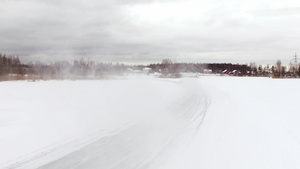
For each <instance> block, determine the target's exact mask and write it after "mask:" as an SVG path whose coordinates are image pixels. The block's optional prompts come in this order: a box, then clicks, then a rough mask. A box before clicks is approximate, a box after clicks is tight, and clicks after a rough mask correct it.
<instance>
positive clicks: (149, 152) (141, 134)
mask: <svg viewBox="0 0 300 169" xmlns="http://www.w3.org/2000/svg"><path fill="white" fill-rule="evenodd" d="M153 81H154V82H153ZM122 82H123V83H122ZM73 83H78V82H73ZM98 83H99V82H98ZM109 83H114V81H111V82H109ZM115 83H118V84H117V85H116V84H113V86H114V87H115V89H116V90H117V91H118V92H119V93H118V94H117V95H116V96H112V97H111V99H108V100H105V101H108V102H114V103H113V104H112V103H109V104H111V107H109V108H111V109H110V110H99V111H110V112H113V113H112V114H113V117H116V118H115V119H117V120H115V119H114V120H115V122H114V123H113V124H114V125H111V126H113V127H111V128H108V127H107V126H106V127H99V128H98V127H97V125H95V126H96V127H94V128H93V129H94V131H93V132H90V133H89V134H86V135H81V137H77V138H75V137H73V138H72V139H66V141H64V142H62V141H61V142H57V143H55V144H53V145H50V146H49V145H48V147H46V148H44V149H39V150H37V151H35V152H34V153H31V154H29V155H25V156H23V158H22V159H21V158H20V159H19V161H14V162H13V163H10V164H9V165H7V166H6V168H18V169H24V168H39V169H66V168H68V169H96V168H105V169H119V168H123V169H133V168H134V169H139V168H141V169H147V168H149V169H150V168H159V166H161V165H163V164H164V163H167V161H168V158H169V157H170V156H171V155H172V154H173V153H175V152H176V151H180V149H181V148H183V147H184V146H185V145H186V144H188V142H189V140H191V139H193V136H194V135H195V134H197V132H198V130H199V128H200V127H201V124H202V122H203V120H204V118H205V115H206V111H207V108H208V107H209V104H210V97H209V95H207V94H206V93H205V91H204V90H202V89H201V86H200V85H199V84H198V83H197V80H195V79H180V80H159V79H156V80H154V79H151V80H147V79H145V80H138V79H130V80H123V81H115ZM68 85H72V83H69V84H68ZM107 89H108V90H112V89H109V88H107ZM95 90H97V89H95ZM128 90H132V91H131V92H128ZM144 90H147V92H145V91H144ZM83 97H84V96H83ZM106 97H109V91H108V93H107V96H106ZM126 99H127V100H126ZM123 102H126V104H125V103H123ZM83 104H84V103H83ZM95 104H96V103H95ZM93 111H94V110H93ZM95 113H97V111H96V112H95ZM69 115H72V114H69ZM83 115H84V114H83ZM91 117H93V116H91ZM83 119H85V118H83ZM110 119H111V118H108V119H105V118H101V119H98V120H99V121H98V122H99V123H102V120H104V121H106V120H110ZM86 120H87V121H88V120H89V118H87V119H86ZM0 166H1V165H0Z"/></svg>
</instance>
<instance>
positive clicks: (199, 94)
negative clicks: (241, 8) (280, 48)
mask: <svg viewBox="0 0 300 169" xmlns="http://www.w3.org/2000/svg"><path fill="white" fill-rule="evenodd" d="M299 86H300V80H297V79H270V78H246V77H245V78H244V77H243V78H242V77H218V76H201V77H198V78H181V79H160V78H155V77H151V76H142V77H128V78H122V79H121V78H119V79H114V80H86V81H85V80H80V81H68V80H66V81H37V82H27V81H20V82H1V83H0V93H1V95H0V168H5V169H8V168H11V169H32V168H40V169H66V168H74V169H99V168H103V169H104V168H105V169H108V168H109V169H119V168H122V169H133V168H141V169H150V168H155V169H157V168H161V169H176V168H178V169H180V168H189V169H194V168H195V169H198V168H205V169H216V168H222V169H240V168H243V169H245V168H246V169H247V168H249V169H253V168H255V169H260V168H261V169H267V168H270V169H271V168H272V169H274V168H280V169H281V168H282V169H283V168H289V169H292V168H299V166H300V160H298V157H299V156H300V132H299V131H300V123H299V120H300V115H299V113H300V111H299V105H298V103H299V101H298V100H297V99H298V97H299V96H300V90H299Z"/></svg>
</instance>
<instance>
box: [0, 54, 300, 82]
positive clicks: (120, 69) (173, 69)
mask: <svg viewBox="0 0 300 169" xmlns="http://www.w3.org/2000/svg"><path fill="white" fill-rule="evenodd" d="M129 73H147V74H151V73H156V74H159V75H160V77H175V78H176V77H181V74H182V73H208V74H209V73H212V74H221V75H225V74H228V75H232V76H272V77H277V78H280V77H298V76H299V73H300V69H299V67H298V66H294V65H292V64H291V65H290V66H289V69H287V66H283V65H282V64H281V61H280V60H277V62H276V63H275V64H274V65H272V66H269V65H267V66H262V65H256V64H255V63H254V62H252V63H250V64H248V65H246V64H231V63H173V62H172V60H170V59H163V60H162V62H161V63H156V64H149V65H124V64H120V63H116V64H112V63H97V62H95V61H92V60H85V59H79V60H74V61H73V63H70V62H68V61H57V62H54V63H50V64H45V63H40V62H36V63H27V64H25V63H22V62H21V61H20V59H19V57H15V56H6V55H5V54H0V80H1V81H3V80H26V79H29V80H47V79H98V78H106V77H110V76H111V75H123V74H129Z"/></svg>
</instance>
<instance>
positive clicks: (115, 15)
mask: <svg viewBox="0 0 300 169" xmlns="http://www.w3.org/2000/svg"><path fill="white" fill-rule="evenodd" d="M0 38H1V39H0V52H1V53H6V54H14V55H19V56H20V58H21V59H22V60H23V61H29V60H32V61H55V60H66V59H68V60H73V59H78V58H82V57H83V58H89V59H93V60H97V61H103V62H125V63H145V64H147V63H150V62H160V61H161V59H164V58H169V59H172V60H174V61H177V62H232V63H248V62H250V61H252V62H253V61H254V62H256V63H263V64H267V63H269V64H274V63H275V62H276V60H277V59H281V60H282V61H283V63H288V62H290V61H291V59H292V57H293V55H294V53H295V52H299V53H300V1H298V0H284V1H283V0H251V1H250V0H243V1H241V0H226V1H225V0H211V1H205V0H84V1H83V0H0ZM299 55H300V54H299Z"/></svg>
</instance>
